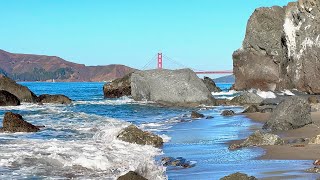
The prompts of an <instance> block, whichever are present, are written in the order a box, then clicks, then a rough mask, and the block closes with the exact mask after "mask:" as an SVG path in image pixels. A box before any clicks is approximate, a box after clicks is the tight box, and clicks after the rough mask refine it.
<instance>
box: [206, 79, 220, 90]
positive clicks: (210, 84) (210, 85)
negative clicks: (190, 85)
mask: <svg viewBox="0 0 320 180" xmlns="http://www.w3.org/2000/svg"><path fill="white" fill-rule="evenodd" d="M202 81H203V83H204V84H205V85H206V86H207V88H208V90H209V91H210V92H221V91H222V90H221V89H220V88H219V87H218V86H217V85H216V83H215V82H214V81H213V80H212V79H211V78H209V77H204V79H203V80H202Z"/></svg>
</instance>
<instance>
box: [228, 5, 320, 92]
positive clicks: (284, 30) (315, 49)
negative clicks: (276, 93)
mask: <svg viewBox="0 0 320 180" xmlns="http://www.w3.org/2000/svg"><path fill="white" fill-rule="evenodd" d="M233 66H234V67H233V68H234V69H233V71H234V75H235V77H236V82H235V89H237V90H244V89H250V88H256V89H261V90H281V89H298V90H300V91H304V92H308V93H310V94H318V93H320V0H299V1H298V2H293V3H289V4H288V5H287V6H285V7H278V6H274V7H271V8H259V9H256V10H255V12H254V13H253V14H252V15H251V17H250V19H249V21H248V24H247V31H246V36H245V39H244V41H243V45H242V47H241V48H240V49H239V50H237V51H235V52H234V54H233Z"/></svg>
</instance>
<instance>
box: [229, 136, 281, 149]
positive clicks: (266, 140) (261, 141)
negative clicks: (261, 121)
mask: <svg viewBox="0 0 320 180" xmlns="http://www.w3.org/2000/svg"><path fill="white" fill-rule="evenodd" d="M282 144H284V141H283V140H282V139H281V138H280V137H279V136H278V135H275V134H270V133H262V132H261V131H256V132H254V133H253V134H252V135H250V136H249V137H248V138H247V139H246V140H245V141H243V142H242V143H240V144H232V145H231V146H230V147H229V149H231V150H234V149H239V148H243V147H251V146H266V145H282Z"/></svg>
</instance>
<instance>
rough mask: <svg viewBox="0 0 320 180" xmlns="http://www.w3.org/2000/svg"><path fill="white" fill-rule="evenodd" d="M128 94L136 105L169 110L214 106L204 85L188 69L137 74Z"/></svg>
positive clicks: (212, 99) (134, 75)
mask: <svg viewBox="0 0 320 180" xmlns="http://www.w3.org/2000/svg"><path fill="white" fill-rule="evenodd" d="M131 92H132V97H133V99H134V100H136V101H141V100H148V101H153V102H156V103H159V104H162V105H168V106H182V107H195V106H199V105H210V106H211V105H216V100H215V99H214V98H213V97H212V94H211V93H210V91H209V90H208V88H207V87H206V85H205V84H204V83H203V82H202V80H201V79H200V78H199V77H198V76H197V75H196V74H195V73H194V72H193V71H192V70H190V69H180V70H166V69H161V70H159V69H156V70H148V71H136V72H134V73H133V74H132V76H131Z"/></svg>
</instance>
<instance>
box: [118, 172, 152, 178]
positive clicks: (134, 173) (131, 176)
mask: <svg viewBox="0 0 320 180" xmlns="http://www.w3.org/2000/svg"><path fill="white" fill-rule="evenodd" d="M117 180H148V179H146V178H144V177H142V176H141V175H139V174H138V173H136V172H134V171H129V172H128V173H127V174H125V175H122V176H120V177H118V179H117Z"/></svg>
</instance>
